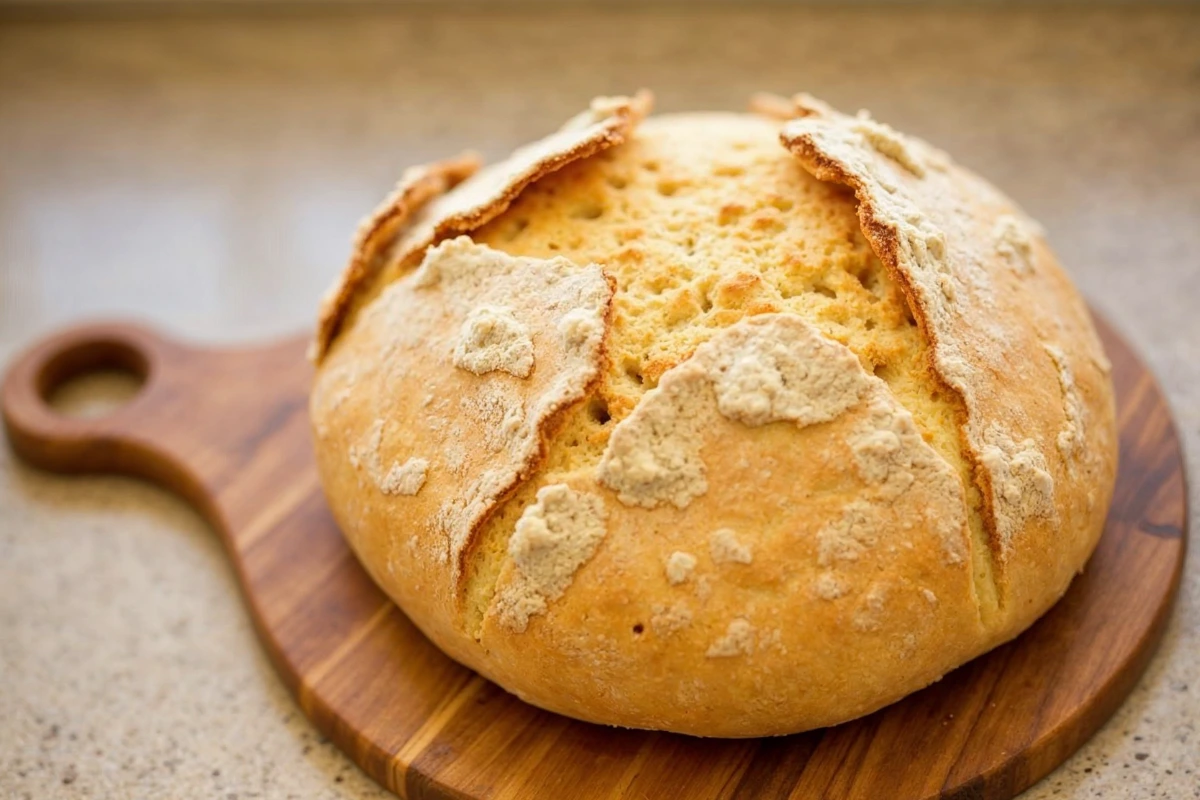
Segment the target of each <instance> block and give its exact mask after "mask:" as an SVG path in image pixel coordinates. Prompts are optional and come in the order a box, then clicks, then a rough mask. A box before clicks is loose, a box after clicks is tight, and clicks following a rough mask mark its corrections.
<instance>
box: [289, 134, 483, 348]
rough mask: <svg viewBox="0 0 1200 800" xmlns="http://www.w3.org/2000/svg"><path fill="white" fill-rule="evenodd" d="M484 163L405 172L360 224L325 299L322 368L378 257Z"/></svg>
mask: <svg viewBox="0 0 1200 800" xmlns="http://www.w3.org/2000/svg"><path fill="white" fill-rule="evenodd" d="M480 163H481V162H480V160H479V156H477V155H475V154H474V153H463V154H462V155H460V156H458V157H456V158H452V159H447V160H445V161H435V162H433V163H432V164H424V165H422V166H419V167H410V168H409V169H406V170H405V171H404V175H403V176H401V178H400V180H399V182H397V184H396V188H394V189H393V190H392V192H391V194H389V195H388V196H387V197H386V198H384V200H383V202H381V203H380V204H379V205H378V206H377V207H376V208H375V210H374V211H373V212H372V213H371V216H369V217H367V218H366V219H365V220H363V221H362V222H361V223H360V224H359V226H358V230H357V231H356V232H355V234H354V243H353V246H352V247H351V250H350V261H349V262H348V263H347V264H346V267H345V268H344V269H343V270H342V273H341V274H340V275H339V276H338V279H337V280H336V281H335V282H334V284H333V285H332V286H331V287H329V291H328V292H326V293H325V296H324V297H323V298H322V299H321V308H320V312H319V314H318V317H317V331H316V336H315V338H314V339H313V342H312V344H311V345H310V347H309V358H310V359H312V360H313V361H316V362H318V363H319V362H320V360H321V359H322V358H324V356H325V352H326V351H327V350H328V349H329V345H330V344H331V343H332V342H333V337H334V336H336V335H337V329H338V326H339V325H340V324H341V322H342V318H343V317H344V316H345V314H346V312H347V310H348V309H349V307H350V303H351V301H352V300H353V299H354V296H355V294H356V293H357V292H358V291H359V289H361V288H362V287H364V286H366V285H367V284H369V283H370V281H371V279H372V278H374V277H375V276H376V274H377V273H378V271H379V270H380V268H381V267H382V265H381V264H380V263H379V255H380V253H381V251H382V250H383V249H384V248H385V247H387V246H388V245H389V244H390V243H391V241H392V239H393V238H394V237H395V235H396V233H397V232H398V231H399V230H400V228H401V227H403V225H404V224H405V223H406V222H407V221H408V220H409V219H410V218H411V217H412V215H413V214H415V213H416V212H417V211H418V210H419V209H420V208H421V207H422V206H424V205H425V204H426V203H428V202H429V201H430V200H432V199H433V198H434V197H437V196H438V195H440V194H443V193H444V192H447V191H449V190H450V189H453V188H454V187H455V186H457V185H458V184H460V183H462V182H463V181H464V180H466V179H467V178H469V177H470V176H471V175H473V174H475V172H476V171H478V169H479V166H480Z"/></svg>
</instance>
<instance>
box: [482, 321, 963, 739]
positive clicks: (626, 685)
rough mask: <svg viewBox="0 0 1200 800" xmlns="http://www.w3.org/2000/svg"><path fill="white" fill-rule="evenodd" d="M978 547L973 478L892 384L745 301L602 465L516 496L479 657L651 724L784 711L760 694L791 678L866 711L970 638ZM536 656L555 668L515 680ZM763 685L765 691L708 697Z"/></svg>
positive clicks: (709, 726)
mask: <svg viewBox="0 0 1200 800" xmlns="http://www.w3.org/2000/svg"><path fill="white" fill-rule="evenodd" d="M684 451H686V452H684ZM685 462H686V464H687V467H686V468H685V469H684V470H683V471H682V473H680V474H683V475H685V476H691V477H690V479H689V478H686V477H685V478H681V479H680V481H669V480H664V476H665V474H666V473H667V472H668V471H670V470H673V469H675V468H677V467H678V466H679V464H682V463H685ZM597 475H598V477H599V481H597V479H596V476H597ZM681 481H682V482H683V483H686V484H687V486H686V489H687V490H686V491H685V490H684V487H682V486H681ZM796 486H803V487H805V497H804V502H803V503H798V502H796V500H795V497H796V496H795V493H794V487H796ZM967 546H968V545H967V531H966V517H965V507H964V502H963V495H962V488H961V485H960V484H959V482H958V480H957V477H956V475H955V474H954V471H953V470H952V469H951V468H950V466H949V465H948V464H946V462H945V461H944V460H943V459H942V458H941V457H940V456H938V455H937V453H936V452H935V451H934V450H933V449H932V448H931V447H929V446H928V445H927V444H926V443H925V442H924V440H923V439H922V438H921V436H920V434H919V433H918V432H917V430H916V427H915V426H914V424H913V421H912V417H911V415H909V414H908V412H907V411H905V410H904V409H903V408H901V407H900V406H899V405H898V403H897V402H896V400H895V398H894V396H893V395H892V394H891V392H890V390H889V389H888V388H887V386H886V384H884V383H883V382H882V381H881V380H879V379H877V378H875V377H873V376H871V375H869V374H867V373H866V372H865V371H864V370H863V368H862V366H861V364H860V363H859V361H858V359H857V358H856V357H855V356H854V354H853V353H852V352H851V351H850V350H849V349H847V348H846V347H844V346H843V345H840V344H838V343H836V342H833V341H831V340H828V339H825V338H824V337H823V336H822V335H821V334H820V333H819V332H817V331H816V329H815V328H813V327H812V326H811V325H809V324H808V323H807V322H805V321H803V320H802V319H801V318H800V317H798V316H795V315H791V314H768V315H762V316H757V317H751V318H749V319H747V320H745V321H743V322H741V323H738V324H736V325H734V326H732V327H730V328H728V329H726V330H724V331H721V332H720V333H718V334H716V335H715V336H714V337H713V338H712V339H711V340H710V341H709V342H707V343H706V344H704V345H701V346H700V347H699V348H698V349H697V350H696V352H695V354H694V355H693V356H692V357H691V358H689V359H688V360H686V361H684V362H683V363H681V364H680V365H678V366H676V367H674V368H672V369H670V370H668V371H667V372H666V373H665V374H664V375H663V378H662V380H661V382H660V383H659V385H658V386H657V387H656V388H655V389H653V390H651V391H650V392H648V393H647V394H646V395H645V396H644V397H643V400H642V402H641V403H640V404H639V405H638V407H637V409H636V410H635V411H634V412H633V414H631V415H630V416H629V417H627V418H625V419H624V420H622V421H621V422H620V423H618V424H617V425H616V428H615V430H614V431H613V434H612V438H611V440H610V443H609V446H608V449H607V450H606V452H605V460H604V461H603V462H602V463H601V465H600V467H599V468H598V470H597V473H596V474H593V473H591V471H588V472H577V473H574V474H572V475H569V476H566V477H564V478H563V479H562V481H561V482H560V483H558V484H553V485H550V486H546V487H543V488H542V490H541V491H540V492H539V495H538V503H537V504H535V505H533V506H530V507H528V508H527V509H526V511H525V515H524V516H523V517H522V518H521V520H520V521H519V522H518V523H517V533H516V534H514V536H513V538H512V539H511V540H510V543H509V554H510V557H511V558H510V561H509V563H508V564H506V566H505V567H504V569H503V570H502V572H501V574H500V579H499V581H498V583H497V586H496V590H495V594H494V598H493V601H492V605H491V608H490V609H489V612H488V614H487V615H486V616H485V619H484V625H483V628H482V638H481V644H482V645H483V646H484V648H485V649H486V650H487V652H488V653H490V658H489V661H490V662H491V663H493V664H494V667H493V666H489V667H488V668H487V670H486V671H487V672H488V673H489V674H493V670H494V675H493V676H494V677H495V678H496V679H497V680H499V681H500V682H501V683H503V684H505V685H512V684H513V683H517V684H518V685H522V686H524V687H526V692H525V695H524V696H525V697H526V699H528V700H530V701H532V702H534V703H536V704H538V705H541V706H544V707H549V708H553V709H556V710H559V711H565V712H566V713H569V714H572V715H574V716H582V717H583V718H588V719H596V720H598V721H602V722H610V723H612V722H618V723H619V724H622V725H635V726H638V727H657V726H662V725H663V724H664V723H665V720H664V719H658V718H656V716H655V715H656V714H659V713H661V710H662V709H664V708H670V709H672V712H673V713H676V712H677V713H678V714H679V715H682V717H684V718H686V717H688V715H689V713H690V714H693V715H694V719H693V720H692V721H691V722H682V723H681V721H680V719H679V718H674V719H672V721H671V724H672V726H673V728H674V729H676V730H685V731H688V732H692V733H702V734H704V735H720V736H739V735H747V733H748V732H749V731H750V730H751V729H750V728H743V727H740V720H741V719H754V720H756V721H755V722H754V723H753V724H754V725H756V726H761V720H762V719H764V718H767V717H769V716H770V715H771V713H775V718H776V721H777V724H778V726H779V727H778V729H777V730H776V731H774V732H780V733H782V732H786V731H788V730H792V729H794V727H793V726H794V725H795V724H796V721H795V720H790V719H787V718H786V716H780V715H779V713H778V712H770V713H768V712H766V711H765V709H766V708H767V707H770V708H772V709H775V708H779V709H785V708H794V707H797V706H798V705H806V706H808V707H810V708H811V707H812V705H814V704H812V703H799V704H798V703H797V702H796V699H797V698H796V693H811V694H812V695H813V696H814V697H815V696H818V695H820V696H826V699H825V700H822V701H821V702H819V703H816V704H815V705H820V706H826V705H827V706H828V707H829V708H830V709H839V711H838V712H837V713H846V714H854V713H865V712H867V711H869V710H871V709H872V708H873V707H877V706H878V705H882V704H883V703H885V702H890V701H891V700H892V699H895V697H896V696H899V694H891V692H897V691H898V692H899V693H900V694H902V693H906V692H908V691H911V690H913V689H916V688H919V686H923V685H925V684H926V683H928V682H930V681H932V680H934V679H936V678H937V677H939V675H940V670H941V669H942V665H944V664H945V663H946V662H947V654H948V653H951V652H952V653H956V654H957V655H958V656H959V657H963V658H965V657H967V656H969V655H970V654H971V650H970V648H975V647H978V646H979V642H980V639H981V629H980V622H979V616H978V610H977V608H976V605H975V602H974V599H973V596H972V586H971V577H970V567H969V560H968V559H967V557H966V555H967ZM531 553H532V555H531ZM847 630H850V631H854V640H853V643H851V642H850V641H849V640H847V639H846V631H847ZM531 659H532V660H531ZM889 664H896V665H897V667H898V668H897V669H896V670H895V671H892V670H889V669H888V668H887V665H889ZM531 670H532V671H533V672H534V673H536V674H541V675H546V676H549V675H553V676H554V680H553V681H549V680H546V681H529V680H528V679H525V680H520V681H517V680H516V676H517V675H518V674H519V673H521V672H525V673H526V674H528V673H529V672H530V671H531ZM895 674H905V675H910V676H912V683H910V684H906V685H905V686H903V687H900V688H897V687H896V685H895V683H894V681H893V680H892V679H891V678H889V677H888V676H890V675H895ZM797 675H803V676H804V680H803V681H799V682H798V681H797V680H796V676H797ZM681 676H686V679H681ZM860 679H861V680H860ZM751 683H753V685H755V686H756V695H755V697H754V698H744V699H747V700H750V702H752V703H754V704H760V705H761V706H762V707H763V708H762V709H757V708H756V709H747V714H746V716H745V717H740V716H739V715H732V716H731V717H730V718H728V719H724V720H715V719H712V718H711V715H707V714H706V712H705V707H706V706H709V705H711V706H713V707H718V708H729V707H734V706H736V702H737V701H736V700H735V699H734V698H733V695H732V694H731V695H730V697H728V698H725V699H715V698H722V696H723V694H724V693H727V692H728V693H736V692H740V691H742V689H739V688H737V687H743V688H744V687H745V686H747V685H750V684H751ZM532 684H536V685H538V686H543V687H546V689H545V691H544V692H543V693H541V694H533V693H532V692H534V691H535V690H534V689H532V688H530V687H531V685H532ZM864 698H865V699H864ZM725 700H728V705H727V704H726V702H725ZM687 709H692V711H691V712H689V711H687ZM760 711H762V712H763V713H760ZM831 713H833V712H831ZM828 721H833V720H832V718H831V719H830V720H828ZM805 724H808V725H813V724H823V723H822V721H821V720H808V721H806V723H805ZM689 728H690V730H689ZM753 730H754V731H756V732H757V733H761V732H762V730H761V727H756V728H754V729H753Z"/></svg>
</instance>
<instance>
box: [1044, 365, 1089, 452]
mask: <svg viewBox="0 0 1200 800" xmlns="http://www.w3.org/2000/svg"><path fill="white" fill-rule="evenodd" d="M1043 347H1044V348H1045V350H1046V354H1047V355H1049V356H1050V358H1051V360H1052V361H1054V366H1055V368H1057V369H1058V384H1059V386H1060V387H1061V388H1062V395H1063V414H1064V416H1065V419H1064V420H1063V426H1062V430H1060V431H1059V433H1058V438H1057V440H1056V442H1057V444H1058V452H1059V453H1060V454H1061V455H1062V457H1063V459H1065V460H1066V461H1067V462H1068V463H1069V464H1073V463H1074V462H1075V456H1076V453H1077V452H1078V451H1079V448H1080V447H1081V446H1082V444H1083V432H1084V429H1083V409H1084V405H1083V398H1082V397H1081V396H1080V395H1079V386H1078V384H1076V383H1075V372H1074V371H1073V370H1072V369H1071V362H1070V360H1069V359H1068V358H1067V354H1066V353H1065V352H1063V349H1062V348H1061V347H1058V346H1057V345H1052V344H1047V345H1043Z"/></svg>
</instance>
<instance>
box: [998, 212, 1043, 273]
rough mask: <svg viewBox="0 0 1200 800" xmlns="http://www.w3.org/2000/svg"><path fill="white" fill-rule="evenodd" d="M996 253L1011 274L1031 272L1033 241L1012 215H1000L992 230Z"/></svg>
mask: <svg viewBox="0 0 1200 800" xmlns="http://www.w3.org/2000/svg"><path fill="white" fill-rule="evenodd" d="M992 236H993V237H995V240H996V252H997V253H999V254H1000V255H1001V256H1003V257H1004V260H1005V261H1007V262H1008V265H1009V266H1010V267H1012V269H1013V272H1015V273H1017V274H1018V275H1029V274H1031V273H1032V272H1033V240H1032V239H1031V238H1030V236H1029V231H1028V230H1026V228H1025V226H1024V225H1023V224H1022V223H1021V221H1020V220H1019V219H1017V218H1016V217H1015V216H1013V215H1012V214H1002V215H1000V216H999V217H998V218H997V219H996V226H995V227H994V228H992Z"/></svg>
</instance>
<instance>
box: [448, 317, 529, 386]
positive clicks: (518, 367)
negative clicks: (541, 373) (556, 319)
mask: <svg viewBox="0 0 1200 800" xmlns="http://www.w3.org/2000/svg"><path fill="white" fill-rule="evenodd" d="M454 366H456V367H461V368H462V369H465V370H467V371H468V372H474V373H475V374H476V375H483V374H485V373H488V372H493V371H495V370H502V371H504V372H507V373H508V374H509V375H516V376H517V377H518V378H528V377H529V373H531V372H533V340H532V339H531V338H529V328H528V327H527V326H526V325H524V324H523V323H522V322H521V321H520V320H518V319H517V318H516V315H514V314H513V310H512V309H511V308H508V307H507V306H493V305H483V306H479V307H478V308H475V309H472V310H471V312H470V313H469V314H467V319H466V320H465V321H464V322H463V325H462V330H461V331H459V334H458V343H457V344H455V345H454Z"/></svg>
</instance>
